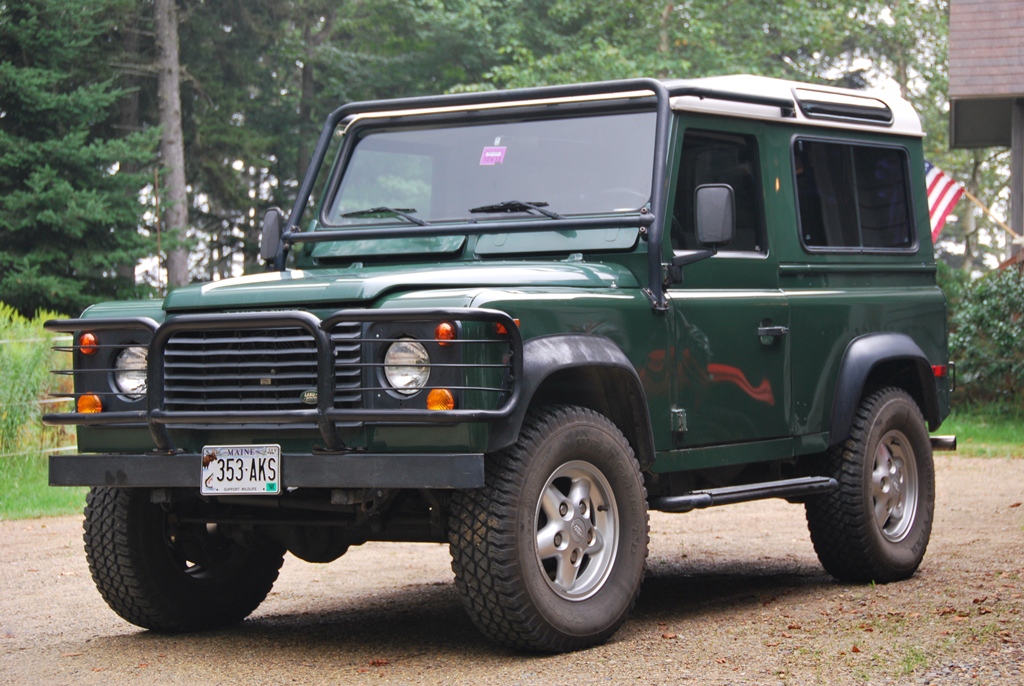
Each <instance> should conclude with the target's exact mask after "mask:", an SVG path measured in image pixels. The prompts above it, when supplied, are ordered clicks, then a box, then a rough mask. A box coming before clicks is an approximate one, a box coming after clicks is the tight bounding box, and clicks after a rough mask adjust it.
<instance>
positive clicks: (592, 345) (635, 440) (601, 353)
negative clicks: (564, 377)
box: [487, 334, 654, 466]
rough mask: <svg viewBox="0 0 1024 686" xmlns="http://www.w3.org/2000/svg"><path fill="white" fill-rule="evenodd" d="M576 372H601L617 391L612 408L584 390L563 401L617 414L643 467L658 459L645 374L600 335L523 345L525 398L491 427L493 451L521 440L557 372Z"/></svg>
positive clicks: (533, 340) (532, 341) (489, 449)
mask: <svg viewBox="0 0 1024 686" xmlns="http://www.w3.org/2000/svg"><path fill="white" fill-rule="evenodd" d="M574 371H575V372H586V371H596V372H598V373H599V374H601V375H602V377H603V378H604V379H605V380H606V382H607V383H608V384H609V385H610V386H609V387H610V388H613V389H614V390H615V391H616V397H615V398H612V399H609V400H608V401H607V407H601V405H603V404H604V401H603V399H601V398H595V397H589V396H588V395H587V394H585V393H583V392H582V389H580V391H581V392H580V393H578V394H577V395H575V396H574V397H572V398H571V399H563V401H564V402H571V403H572V404H575V405H581V406H584V407H589V408H591V409H594V410H596V411H599V412H602V413H604V414H606V415H615V416H609V419H611V420H612V421H613V422H615V423H616V425H618V426H619V428H620V429H621V430H622V432H623V433H624V434H625V435H626V437H627V438H629V439H631V440H630V443H631V444H632V445H633V449H634V450H635V451H636V458H637V460H638V461H639V462H640V464H641V466H646V465H649V464H650V463H651V462H653V460H654V433H653V430H652V427H651V418H650V413H649V411H648V407H647V396H646V394H645V393H644V390H643V383H642V382H641V381H640V376H639V375H638V374H637V371H636V368H635V367H634V366H633V363H632V362H630V361H629V358H628V357H626V354H625V353H624V352H622V350H621V349H620V348H619V347H618V346H617V345H616V344H615V343H614V342H613V341H612V340H611V339H609V338H605V337H604V336H597V335H594V334H555V335H551V336H539V337H537V338H531V339H529V340H527V341H526V342H525V343H524V344H523V378H522V379H521V380H520V383H521V384H522V390H521V392H520V400H519V403H518V405H517V407H516V408H515V411H513V413H512V414H511V415H510V416H509V417H508V418H506V419H504V420H502V421H499V422H497V423H495V424H494V425H493V426H492V427H491V431H490V437H489V441H488V447H487V452H494V451H497V450H501V449H502V448H506V447H508V446H510V445H512V444H513V443H515V441H516V439H517V438H518V437H519V431H520V429H521V428H522V425H523V419H524V418H525V417H526V413H527V411H528V410H529V408H530V405H531V404H532V403H533V402H534V399H535V396H536V395H537V393H538V391H539V390H540V389H541V387H542V386H544V384H545V382H547V381H549V380H552V379H553V378H554V377H555V376H556V375H557V374H560V373H563V372H569V373H572V372H574ZM607 372H611V373H610V374H609V373H607ZM605 395H607V394H605ZM609 410H610V411H609Z"/></svg>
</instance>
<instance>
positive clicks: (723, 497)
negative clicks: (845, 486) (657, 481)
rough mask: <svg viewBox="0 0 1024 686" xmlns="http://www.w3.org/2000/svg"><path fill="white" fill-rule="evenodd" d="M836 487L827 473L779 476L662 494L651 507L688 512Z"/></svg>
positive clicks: (809, 493) (801, 495) (663, 510)
mask: <svg viewBox="0 0 1024 686" xmlns="http://www.w3.org/2000/svg"><path fill="white" fill-rule="evenodd" d="M837 488H839V484H838V483H837V482H836V480H835V479H832V478H830V477H827V476H805V477H801V478H798V479H782V480H781V481H764V482H761V483H757V484H744V485H742V486H725V487H722V488H708V489H705V490H702V491H692V492H690V493H686V494H684V495H673V496H668V497H665V498H653V499H652V500H651V503H650V505H651V509H652V510H661V511H662V512H689V511H690V510H696V509H700V508H705V507H714V506H715V505H731V504H733V503H745V502H747V501H750V500H764V499H766V498H800V497H803V496H808V495H818V494H820V493H831V492H832V491H834V490H836V489H837Z"/></svg>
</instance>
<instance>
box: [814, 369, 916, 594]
mask: <svg viewBox="0 0 1024 686" xmlns="http://www.w3.org/2000/svg"><path fill="white" fill-rule="evenodd" d="M827 459H828V469H829V475H830V476H832V477H833V478H835V479H836V481H838V482H839V489H838V490H837V491H835V492H833V493H829V494H827V495H821V496H814V497H812V498H809V499H808V500H807V503H806V506H805V507H806V512H807V526H808V528H809V529H810V532H811V541H812V542H813V543H814V550H815V552H816V553H817V554H818V559H819V560H821V564H822V565H823V566H824V567H825V569H826V571H828V573H829V574H831V575H832V576H834V577H836V578H837V579H839V580H841V581H850V582H870V581H874V582H877V583H888V582H890V581H897V580H900V579H906V578H908V577H910V576H913V574H914V572H915V571H917V568H918V566H919V565H920V564H921V560H922V559H923V558H924V553H925V550H926V549H927V547H928V539H929V537H930V536H931V529H932V517H933V511H934V506H935V468H934V465H933V463H932V448H931V439H930V438H929V437H928V430H927V428H926V427H925V422H924V418H923V417H922V416H921V410H920V409H919V408H918V406H917V403H916V402H914V399H913V398H911V397H910V395H908V394H907V393H906V391H903V390H902V389H899V388H887V389H884V390H881V391H877V392H876V393H873V394H872V395H871V396H869V397H868V398H866V399H865V400H863V401H862V402H861V405H860V408H859V410H858V412H857V415H856V417H854V421H853V426H852V428H851V431H850V437H849V438H848V439H847V440H846V441H844V442H843V443H842V444H841V445H838V446H835V447H834V448H833V449H832V450H830V451H829V452H828V453H827Z"/></svg>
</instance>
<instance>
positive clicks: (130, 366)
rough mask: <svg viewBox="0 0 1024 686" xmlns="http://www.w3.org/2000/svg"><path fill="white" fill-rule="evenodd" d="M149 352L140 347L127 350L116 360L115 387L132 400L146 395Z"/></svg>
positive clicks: (118, 355) (135, 346) (119, 354)
mask: <svg viewBox="0 0 1024 686" xmlns="http://www.w3.org/2000/svg"><path fill="white" fill-rule="evenodd" d="M148 357H149V351H148V350H147V349H146V348H143V347H142V346H139V345H133V346H131V347H128V348H125V349H124V350H122V351H121V352H119V353H118V354H117V358H116V359H115V360H114V385H115V386H117V390H119V391H121V392H122V393H124V394H125V395H126V396H127V397H129V398H131V399H132V400H138V399H139V398H141V397H142V396H144V395H145V394H146V360H147V359H148Z"/></svg>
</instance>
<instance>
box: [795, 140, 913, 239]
mask: <svg viewBox="0 0 1024 686" xmlns="http://www.w3.org/2000/svg"><path fill="white" fill-rule="evenodd" d="M793 152H794V154H793V159H794V164H795V171H796V187H797V203H798V205H799V210H800V238H801V240H802V241H803V244H804V246H805V247H807V248H810V249H836V250H844V249H846V250H849V249H857V250H860V249H868V250H910V249H913V248H914V246H915V240H916V237H915V235H914V230H913V222H912V221H911V218H910V187H909V180H908V178H907V161H906V153H905V151H903V150H902V149H900V148H887V147H876V146H870V145H853V144H849V143H832V142H825V141H813V140H797V141H796V144H795V146H794V151H793Z"/></svg>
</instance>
